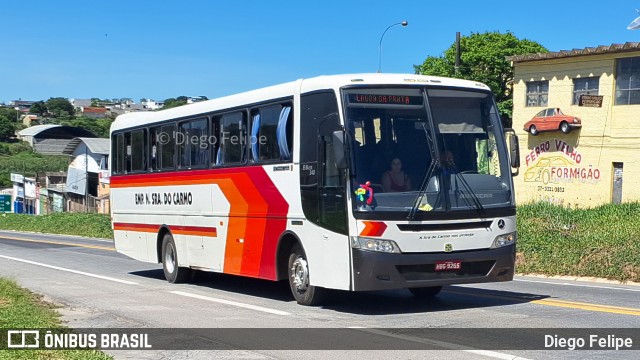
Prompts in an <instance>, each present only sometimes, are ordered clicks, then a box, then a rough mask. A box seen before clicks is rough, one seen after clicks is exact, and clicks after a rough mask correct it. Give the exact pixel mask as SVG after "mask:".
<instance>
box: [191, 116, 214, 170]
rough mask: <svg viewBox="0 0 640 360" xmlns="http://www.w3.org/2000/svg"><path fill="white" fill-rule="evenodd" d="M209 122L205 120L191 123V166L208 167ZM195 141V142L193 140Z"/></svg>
mask: <svg viewBox="0 0 640 360" xmlns="http://www.w3.org/2000/svg"><path fill="white" fill-rule="evenodd" d="M208 134H209V120H208V119H207V118H203V119H198V120H193V121H191V131H190V136H191V140H190V141H189V142H190V143H191V149H190V153H191V155H190V156H191V166H192V167H206V166H208V165H209V142H208V136H207V135H208ZM194 139H195V140H194Z"/></svg>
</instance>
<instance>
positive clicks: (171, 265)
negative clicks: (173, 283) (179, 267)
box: [164, 246, 176, 273]
mask: <svg viewBox="0 0 640 360" xmlns="http://www.w3.org/2000/svg"><path fill="white" fill-rule="evenodd" d="M164 263H165V266H166V267H167V271H168V272H169V273H173V271H174V270H175V268H176V259H175V254H174V252H173V247H171V246H168V247H167V252H166V253H165V255H164Z"/></svg>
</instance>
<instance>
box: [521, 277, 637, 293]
mask: <svg viewBox="0 0 640 360" xmlns="http://www.w3.org/2000/svg"><path fill="white" fill-rule="evenodd" d="M513 281H522V282H530V283H540V284H550V285H567V286H578V287H586V288H596V289H607V290H621V291H637V292H640V289H629V288H622V287H613V286H601V285H586V284H574V283H568V282H553V281H542V280H525V279H513Z"/></svg>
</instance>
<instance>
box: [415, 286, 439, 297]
mask: <svg viewBox="0 0 640 360" xmlns="http://www.w3.org/2000/svg"><path fill="white" fill-rule="evenodd" d="M440 290H442V286H432V287H421V288H410V289H409V291H411V293H412V294H413V296H415V297H417V298H419V299H428V298H432V297H434V296H436V295H438V294H439V293H440Z"/></svg>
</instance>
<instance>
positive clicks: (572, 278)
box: [516, 273, 640, 286]
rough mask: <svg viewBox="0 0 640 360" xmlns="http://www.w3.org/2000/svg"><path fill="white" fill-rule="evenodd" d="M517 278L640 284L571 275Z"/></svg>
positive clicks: (539, 275) (639, 284) (542, 275)
mask: <svg viewBox="0 0 640 360" xmlns="http://www.w3.org/2000/svg"><path fill="white" fill-rule="evenodd" d="M516 276H519V277H525V276H527V277H535V278H541V279H553V280H566V281H575V282H586V283H597V284H611V285H630V286H640V282H635V281H618V280H609V279H605V278H598V277H592V276H572V275H544V274H535V273H534V274H516Z"/></svg>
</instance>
